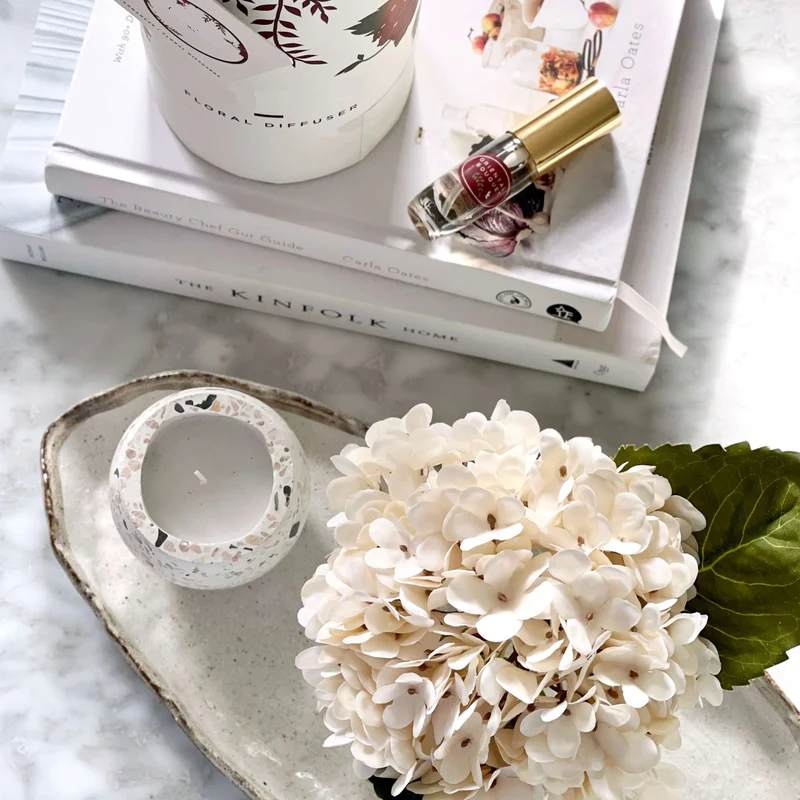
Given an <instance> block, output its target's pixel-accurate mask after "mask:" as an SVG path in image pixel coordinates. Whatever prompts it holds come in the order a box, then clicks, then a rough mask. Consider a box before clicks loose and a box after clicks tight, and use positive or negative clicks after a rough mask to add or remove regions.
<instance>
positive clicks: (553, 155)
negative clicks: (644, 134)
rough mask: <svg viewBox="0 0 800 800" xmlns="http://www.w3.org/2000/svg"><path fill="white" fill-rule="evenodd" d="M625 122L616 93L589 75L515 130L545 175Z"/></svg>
mask: <svg viewBox="0 0 800 800" xmlns="http://www.w3.org/2000/svg"><path fill="white" fill-rule="evenodd" d="M621 123H622V114H621V113H620V110H619V106H618V105H617V102H616V100H614V96H613V95H612V94H611V92H610V91H609V90H608V88H607V87H606V85H605V84H604V83H602V82H601V81H599V80H597V78H589V79H588V80H586V81H584V82H583V83H581V84H579V85H578V86H576V87H575V88H574V89H571V90H570V91H569V92H567V93H566V94H563V95H561V97H559V98H558V99H557V100H554V101H552V102H551V103H548V104H547V105H546V106H545V107H544V108H542V109H541V110H540V111H539V112H537V114H536V116H535V117H533V119H531V120H529V121H528V122H526V123H525V124H524V125H523V126H522V127H520V128H518V129H517V130H515V131H514V132H513V133H514V135H515V136H516V137H517V138H518V139H520V141H522V143H523V144H524V145H525V148H526V149H527V151H528V152H529V153H530V155H531V161H533V163H534V165H535V166H536V171H537V172H538V174H539V175H542V174H544V173H546V172H550V171H551V170H552V169H553V168H554V167H555V166H557V165H558V164H560V163H561V162H562V161H564V160H565V159H566V158H569V157H570V156H571V155H574V154H575V153H577V152H578V151H579V150H582V149H583V148H584V147H586V146H587V145H589V144H591V143H592V142H596V141H597V140H598V139H601V138H602V137H603V136H605V135H606V134H608V133H611V131H613V130H614V128H616V127H617V126H619V125H620V124H621Z"/></svg>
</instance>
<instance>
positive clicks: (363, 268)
mask: <svg viewBox="0 0 800 800" xmlns="http://www.w3.org/2000/svg"><path fill="white" fill-rule="evenodd" d="M88 159H89V157H88V156H86V155H85V154H83V153H80V152H77V151H75V150H72V149H70V148H67V147H65V146H59V145H55V146H54V147H53V148H52V149H51V151H50V153H49V155H48V159H47V164H46V167H45V182H46V184H47V188H48V189H49V190H50V192H51V193H52V194H55V195H63V196H64V197H69V198H72V199H73V200H83V201H84V202H87V203H92V204H93V205H98V206H105V207H106V208H112V209H114V210H116V211H124V212H126V213H131V214H137V215H139V216H142V217H146V218H148V219H156V220H160V221H162V222H169V223H172V224H173V225H180V226H183V227H186V228H190V229H192V230H200V231H204V232H206V233H212V234H215V235H217V236H224V237H226V238H229V239H235V240H238V241H244V242H248V243H249V244H256V245H260V246H261V247H267V248H272V249H276V250H283V251H285V252H289V253H294V254H299V255H304V256H306V257H309V258H315V259H317V260H318V261H326V262H329V263H331V264H336V265H337V266H341V267H348V268H349V269H354V270H358V271H360V272H366V273H369V274H372V275H379V276H381V277H384V278H389V279H391V280H397V281H401V282H403V283H410V284H414V285H417V286H422V287H425V288H428V289H435V290H437V291H441V292H446V293H449V294H455V295H459V296H461V297H469V298H472V299H474V300H479V301H481V302H486V303H492V304H494V305H497V304H501V305H504V306H506V307H507V308H512V309H515V310H519V311H520V312H522V313H529V314H536V315H538V316H542V317H546V318H548V319H558V320H559V321H566V322H570V321H579V323H580V324H579V326H576V327H580V328H587V329H589V330H594V331H603V330H605V329H606V327H608V323H609V321H610V319H611V313H612V311H613V306H614V299H615V297H616V287H615V286H605V285H592V291H593V292H594V293H595V296H593V297H587V296H586V295H585V294H578V293H577V287H578V285H579V284H580V285H581V286H582V287H584V288H585V287H586V283H585V282H584V281H579V280H574V281H572V283H574V286H575V290H574V291H573V290H571V289H568V288H565V287H566V286H569V284H570V282H569V280H568V279H567V278H566V277H564V276H561V278H560V279H559V280H560V283H561V284H562V287H561V288H555V287H552V286H548V285H546V283H536V284H534V283H532V282H531V281H530V280H522V279H520V278H518V277H514V276H513V275H512V274H510V273H511V270H488V269H483V268H481V267H471V266H468V265H465V264H458V263H453V262H451V261H448V260H444V259H441V260H440V259H436V258H430V257H429V256H426V255H422V254H420V253H414V252H411V251H409V250H407V249H401V248H400V247H391V246H388V245H383V244H378V243H375V242H367V241H363V240H357V239H353V238H350V237H347V236H342V235H340V234H336V233H333V232H331V231H325V230H320V229H319V228H314V227H311V226H307V225H299V224H296V223H293V222H288V221H285V220H279V219H275V218H273V217H268V216H266V215H261V214H254V213H251V212H247V211H240V210H234V209H230V208H226V207H225V206H222V205H219V204H218V203H215V202H211V201H207V200H202V199H198V198H196V197H190V196H189V195H188V193H187V192H185V191H182V190H181V187H180V186H176V187H175V191H169V190H168V188H167V187H165V186H162V187H160V188H158V189H155V188H151V187H148V186H143V185H141V176H139V177H137V176H136V175H130V176H126V171H127V170H128V168H127V167H126V166H125V165H121V164H113V165H107V164H102V163H98V161H97V159H96V158H92V159H90V160H91V164H87V166H86V169H84V168H83V163H84V161H86V160H88ZM542 279H543V281H544V280H546V277H545V276H544V275H543V278H542Z"/></svg>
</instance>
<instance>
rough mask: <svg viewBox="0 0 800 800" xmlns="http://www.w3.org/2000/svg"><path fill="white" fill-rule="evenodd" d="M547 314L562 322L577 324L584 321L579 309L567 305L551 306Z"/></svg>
mask: <svg viewBox="0 0 800 800" xmlns="http://www.w3.org/2000/svg"><path fill="white" fill-rule="evenodd" d="M547 313H548V314H549V315H550V316H551V317H555V318H556V319H557V320H560V321H561V322H574V323H576V324H577V323H579V322H580V321H581V320H582V319H583V315H582V314H581V312H580V311H578V309H577V308H574V307H573V306H568V305H567V304H566V303H556V304H555V305H552V306H549V307H548V309H547Z"/></svg>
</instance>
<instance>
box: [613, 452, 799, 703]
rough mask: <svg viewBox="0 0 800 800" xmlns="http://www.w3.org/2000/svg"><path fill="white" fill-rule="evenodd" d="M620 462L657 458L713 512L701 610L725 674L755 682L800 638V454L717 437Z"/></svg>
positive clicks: (696, 603) (728, 681)
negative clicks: (715, 441) (720, 441)
mask: <svg viewBox="0 0 800 800" xmlns="http://www.w3.org/2000/svg"><path fill="white" fill-rule="evenodd" d="M615 460H616V462H617V465H619V466H621V465H623V464H628V466H634V465H636V464H649V465H651V466H653V467H655V470H656V472H657V473H658V474H659V475H662V476H663V477H665V478H667V479H668V480H669V481H670V483H671V484H672V491H673V493H674V494H676V495H681V496H683V497H685V498H687V499H688V500H690V501H691V502H692V503H693V504H694V505H695V506H696V507H697V508H698V509H699V510H700V511H701V512H702V513H703V514H704V515H705V517H706V521H707V526H706V529H705V530H704V531H701V532H700V533H699V534H696V536H697V540H698V542H699V544H700V574H699V575H698V578H697V584H696V587H697V592H698V594H697V597H696V598H695V599H694V600H693V601H692V602H691V604H690V607H691V610H692V611H699V612H700V613H702V614H707V615H708V626H707V627H706V630H705V632H704V636H706V637H707V638H708V639H710V640H711V641H712V642H713V643H714V644H715V645H716V646H717V648H718V649H719V654H720V659H721V661H722V673H721V674H720V675H719V679H720V682H721V683H722V685H723V686H724V687H725V688H726V689H730V688H732V687H733V686H739V685H743V684H746V683H748V682H749V681H750V680H752V679H753V678H756V677H758V676H760V675H763V673H764V671H765V670H766V669H768V668H769V667H772V666H774V665H775V664H778V663H780V662H781V661H784V660H785V659H786V651H787V650H790V649H791V648H792V647H796V646H797V645H800V455H799V454H797V453H784V452H781V451H780V450H767V449H762V450H751V448H750V445H748V444H746V443H743V444H736V445H733V446H731V447H728V448H723V447H721V446H719V445H709V446H708V447H703V448H701V449H700V450H696V451H692V449H691V447H689V445H664V446H663V447H659V448H657V449H656V450H653V449H651V448H649V447H640V448H636V447H623V448H622V449H621V450H620V451H619V453H618V454H617V456H616V459H615Z"/></svg>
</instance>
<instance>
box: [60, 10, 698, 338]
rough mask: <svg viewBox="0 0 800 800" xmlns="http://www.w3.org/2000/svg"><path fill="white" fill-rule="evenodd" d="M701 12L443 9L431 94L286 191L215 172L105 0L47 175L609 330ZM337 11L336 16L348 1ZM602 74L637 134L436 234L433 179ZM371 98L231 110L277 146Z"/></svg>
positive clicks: (434, 40) (216, 230) (238, 234)
mask: <svg viewBox="0 0 800 800" xmlns="http://www.w3.org/2000/svg"><path fill="white" fill-rule="evenodd" d="M683 7H684V2H683V0H670V1H669V2H657V3H653V2H652V0H619V2H617V1H616V0H615V2H610V3H609V2H602V3H600V2H595V3H592V2H589V0H547V2H545V3H535V2H534V3H530V2H525V3H521V2H520V1H519V0H502V2H501V0H428V2H423V3H422V4H421V6H420V23H419V31H418V44H417V54H416V79H415V83H414V88H413V91H412V94H411V99H410V101H409V105H408V107H407V109H406V112H405V114H404V115H403V117H402V118H401V120H400V122H399V123H398V124H397V126H396V127H395V129H394V130H393V131H392V133H391V134H390V135H389V136H388V137H387V138H386V139H385V140H384V141H383V142H382V143H381V144H380V145H378V146H377V147H376V148H375V150H374V151H373V152H372V153H371V154H370V155H369V156H368V157H367V158H366V159H365V160H364V161H362V162H361V163H360V164H358V165H356V166H354V167H351V168H350V169H347V170H344V171H342V172H340V173H337V174H335V175H331V176H328V177H326V178H321V179H318V180H314V181H308V182H305V183H297V184H289V185H271V184H265V183H259V182H256V181H249V180H247V179H246V178H240V177H236V176H234V175H231V174H229V173H226V172H223V171H221V170H219V169H217V168H215V167H212V166H211V165H209V164H208V163H206V162H204V161H202V160H201V159H199V158H197V157H196V156H194V155H192V154H191V153H190V152H189V151H188V150H187V149H186V148H185V147H184V146H183V145H182V144H181V142H180V141H179V140H178V139H177V138H176V136H175V135H174V134H173V133H172V132H171V131H170V129H169V127H168V126H167V124H166V122H165V121H164V120H163V119H162V117H161V115H160V113H159V111H158V110H157V107H156V105H155V103H154V102H153V99H152V97H151V94H150V91H149V89H148V81H147V77H146V75H147V70H148V65H147V59H146V56H145V49H144V46H143V43H142V39H141V37H140V35H139V31H138V30H137V27H138V23H136V22H135V21H134V20H132V18H131V17H130V15H128V14H126V12H125V11H124V10H123V9H122V8H120V7H119V6H117V5H116V4H115V3H114V2H113V0H98V2H97V3H96V7H95V13H94V17H93V19H92V22H91V25H90V29H89V33H88V36H87V39H86V43H85V46H84V50H83V54H82V56H81V60H80V63H79V66H78V70H77V73H76V75H75V79H74V82H73V87H72V91H71V93H70V98H69V101H68V104H67V108H66V111H65V114H64V116H63V119H62V124H61V127H60V130H59V134H58V137H57V140H56V142H55V144H54V146H53V149H52V151H51V153H50V155H49V157H48V164H47V170H46V180H47V184H48V186H49V188H50V190H51V191H52V192H53V193H55V194H59V195H64V196H68V197H72V198H76V199H80V200H85V201H89V202H92V203H96V204H99V205H104V206H106V207H108V208H114V209H116V210H121V211H126V212H130V213H133V214H138V215H140V216H145V217H149V218H151V219H157V220H161V221H166V222H170V223H173V224H175V225H181V226H184V227H188V228H193V229H195V230H200V231H204V232H207V233H212V234H216V235H219V236H224V237H228V238H232V239H239V240H242V241H245V242H248V243H251V244H255V245H260V246H264V247H270V248H273V249H277V250H284V251H286V252H290V253H293V254H301V255H305V256H309V257H311V258H315V259H319V260H322V261H328V262H331V263H333V264H336V265H338V266H341V267H347V268H350V269H353V270H358V271H361V272H366V273H370V274H372V275H377V276H380V277H384V278H389V279H393V280H395V281H398V282H402V283H410V284H416V285H419V286H424V287H426V288H429V289H436V290H439V291H442V292H448V293H451V294H454V295H463V296H464V297H469V298H473V299H476V300H481V301H484V302H487V303H492V304H495V305H497V304H505V305H507V306H509V307H510V308H512V309H515V310H518V311H523V312H527V313H528V314H537V315H540V316H545V317H546V316H548V315H549V316H551V317H555V318H557V319H560V320H562V321H566V322H571V323H573V324H577V325H579V326H582V327H585V328H590V329H593V330H602V329H604V328H605V327H606V326H607V325H608V322H609V320H610V319H611V312H612V308H613V304H614V300H615V298H616V297H617V294H618V286H619V282H620V280H621V274H622V267H623V263H624V260H625V254H626V251H627V250H628V245H629V238H630V232H631V225H632V223H633V219H634V213H635V211H636V206H637V203H638V199H639V193H640V189H641V185H642V180H643V177H644V174H645V168H646V165H647V160H648V156H649V153H650V148H651V144H652V138H653V132H654V128H655V123H656V118H657V115H658V111H659V108H660V106H661V99H662V94H663V88H664V84H665V81H666V77H667V73H668V70H669V66H670V62H671V59H672V52H673V47H674V43H675V39H676V36H677V33H678V28H679V25H680V21H681V16H682V13H683ZM258 13H260V12H258ZM258 13H257V12H256V11H255V10H254V11H253V13H252V14H251V15H250V16H252V17H253V18H252V19H250V22H251V23H252V24H253V25H257V23H258V19H256V17H258ZM264 13H267V12H264ZM330 17H331V23H330V24H333V23H334V18H335V11H334V10H331V11H330ZM362 38H363V37H362ZM365 41H366V40H365ZM386 46H387V47H391V46H392V42H391V41H390V40H387V42H386ZM365 52H366V51H365ZM691 58H692V59H693V60H694V59H695V54H694V53H692V54H691ZM353 63H356V62H353ZM350 67H352V64H343V65H342V69H344V70H346V69H348V68H350ZM281 69H314V66H313V65H312V66H309V65H305V64H302V63H298V64H297V65H296V66H295V67H292V66H287V67H282V68H281ZM355 69H356V70H357V67H356V68H355ZM348 74H349V73H348ZM590 75H596V76H597V77H598V78H601V79H603V80H604V81H605V82H606V84H607V85H608V86H609V87H610V88H611V90H612V92H613V93H614V96H615V97H616V99H617V102H618V104H619V105H620V107H621V108H622V112H623V125H622V127H621V128H620V129H619V130H618V131H615V132H614V134H613V135H612V136H611V137H607V138H606V140H604V141H603V142H601V143H598V144H596V145H594V146H593V147H591V148H589V149H588V150H586V151H585V152H583V153H581V154H579V155H578V156H576V157H575V158H574V159H573V160H572V161H571V162H570V164H569V165H568V166H567V167H566V169H558V170H557V171H556V172H555V173H552V174H550V175H548V176H545V177H544V178H543V179H541V180H539V181H537V183H536V185H534V186H532V187H530V188H529V189H527V190H525V191H524V192H523V193H522V194H520V195H518V196H517V197H515V198H513V199H511V200H510V201H508V203H507V204H505V205H504V206H501V207H499V208H497V209H493V210H492V211H491V212H490V213H489V214H488V215H487V216H486V217H484V218H483V219H481V220H479V221H478V222H476V223H475V224H474V225H472V226H470V227H469V228H468V229H466V230H465V231H463V232H462V233H460V234H457V235H454V236H450V237H446V238H445V239H443V240H439V241H437V242H434V243H426V242H424V241H423V240H422V238H421V237H420V236H419V235H418V234H417V233H416V232H415V231H414V229H413V226H412V225H411V222H410V220H409V218H408V214H407V210H406V209H407V205H408V203H409V201H410V200H411V199H412V198H413V197H414V196H415V195H416V194H417V193H418V192H419V191H420V190H421V189H422V188H424V187H425V186H427V185H428V184H429V183H430V182H431V181H432V180H433V179H435V178H436V177H437V176H439V175H441V174H443V173H444V172H446V171H447V170H448V169H450V168H452V167H453V166H454V165H455V164H458V163H459V162H460V161H462V160H463V159H464V158H465V157H466V156H467V155H468V154H469V153H470V152H471V151H474V150H475V149H476V148H477V147H478V146H480V144H481V143H482V142H485V141H486V140H487V137H495V136H498V135H500V134H502V133H503V132H505V131H506V130H508V129H510V128H513V127H515V126H516V125H518V124H519V123H520V122H522V121H524V120H525V119H526V118H528V117H529V116H530V115H531V114H532V113H533V112H535V111H536V110H538V109H539V108H541V107H542V106H544V105H545V104H546V103H548V102H549V101H551V100H552V99H553V98H554V97H557V96H558V95H559V94H561V93H563V92H566V91H568V90H569V89H570V88H572V87H574V86H575V85H576V84H577V83H578V82H580V81H581V80H583V79H585V78H586V77H587V76H590ZM179 89H180V87H177V86H176V87H175V91H176V92H177V91H178V90H179ZM180 94H181V97H182V102H190V103H192V104H195V105H197V106H198V107H200V108H202V109H203V110H204V111H205V112H206V113H207V115H208V119H209V120H212V119H213V120H214V123H215V124H219V120H220V119H222V117H221V115H222V114H225V112H224V111H223V110H222V109H220V108H218V107H216V105H215V103H214V101H213V98H211V97H204V96H201V95H200V94H197V93H192V92H190V91H189V90H188V89H184V90H180ZM355 111H357V109H356V110H351V109H349V108H341V109H340V108H333V107H330V108H328V107H327V106H326V107H322V106H320V109H319V113H318V114H317V115H314V114H311V115H310V116H309V117H308V118H302V119H301V118H294V117H293V116H292V115H291V114H288V113H284V110H283V109H282V108H280V107H277V106H276V107H274V108H273V107H270V108H264V109H261V110H260V111H259V112H258V113H257V114H253V115H252V116H243V117H241V118H240V117H238V116H235V115H234V116H233V117H228V116H226V117H225V120H226V124H230V125H234V126H235V125H240V126H250V127H252V128H254V129H260V130H261V131H263V135H264V146H265V148H266V147H269V146H270V137H269V133H270V131H273V130H275V129H278V130H281V131H283V132H285V131H286V130H291V129H292V128H296V129H298V130H300V129H304V128H305V127H306V126H309V125H312V126H313V125H315V124H323V123H325V124H332V123H331V121H330V120H331V118H332V119H333V120H334V121H337V122H336V124H340V125H343V126H346V125H348V124H351V123H350V122H349V117H350V116H351V115H352V114H354V113H355ZM354 124H357V122H356V123H354ZM293 157H296V156H293Z"/></svg>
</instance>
